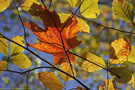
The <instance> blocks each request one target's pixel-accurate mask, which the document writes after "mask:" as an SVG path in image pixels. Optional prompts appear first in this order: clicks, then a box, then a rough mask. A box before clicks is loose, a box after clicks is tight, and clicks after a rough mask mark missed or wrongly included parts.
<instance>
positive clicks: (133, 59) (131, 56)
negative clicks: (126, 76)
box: [128, 45, 135, 63]
mask: <svg viewBox="0 0 135 90" xmlns="http://www.w3.org/2000/svg"><path fill="white" fill-rule="evenodd" d="M128 61H130V62H132V63H135V46H133V45H131V52H130V54H129V56H128Z"/></svg>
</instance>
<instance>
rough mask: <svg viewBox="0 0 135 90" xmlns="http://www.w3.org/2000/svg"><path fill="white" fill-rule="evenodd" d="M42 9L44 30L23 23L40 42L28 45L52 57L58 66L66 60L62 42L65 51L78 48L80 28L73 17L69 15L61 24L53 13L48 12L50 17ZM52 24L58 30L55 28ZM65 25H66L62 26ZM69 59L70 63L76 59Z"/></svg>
mask: <svg viewBox="0 0 135 90" xmlns="http://www.w3.org/2000/svg"><path fill="white" fill-rule="evenodd" d="M42 9H43V10H41V11H42V12H41V14H40V18H41V19H42V21H43V23H44V25H45V29H42V28H40V27H39V26H38V25H36V24H35V23H33V22H31V21H30V23H25V22H24V23H23V24H24V25H25V26H26V27H28V28H29V29H30V30H31V32H32V33H34V34H35V35H36V36H37V37H38V39H39V40H40V41H41V43H40V44H37V43H35V44H33V45H31V44H29V43H28V45H29V46H31V47H33V48H36V49H38V50H40V51H43V52H46V53H49V54H52V55H54V59H53V62H55V63H54V64H55V65H59V64H61V63H58V62H59V61H60V60H62V59H65V58H67V56H66V54H65V50H64V48H63V44H62V41H63V43H64V47H65V49H66V50H70V49H72V48H75V47H76V46H78V45H79V44H80V43H81V41H78V40H76V37H77V35H78V32H79V29H80V27H79V26H78V22H77V20H76V18H75V17H74V16H73V15H71V16H70V17H69V18H68V19H67V20H66V21H65V22H64V23H61V21H60V18H59V16H58V14H57V13H56V12H55V11H49V13H50V15H51V17H50V15H49V13H48V11H47V10H46V9H45V8H44V7H43V8H42ZM52 19H53V21H52ZM69 20H70V21H69ZM54 22H55V24H56V25H57V27H58V28H57V27H55V24H54ZM66 23H67V25H66V26H64V25H65V24H66ZM63 27H64V28H63ZM62 28H63V29H62ZM60 33H61V35H60ZM61 37H62V39H61ZM61 55H62V56H61ZM58 57H59V58H58ZM56 58H57V59H56ZM69 58H70V60H71V61H73V62H75V63H76V59H75V57H74V56H73V55H71V54H69Z"/></svg>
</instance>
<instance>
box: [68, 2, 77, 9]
mask: <svg viewBox="0 0 135 90" xmlns="http://www.w3.org/2000/svg"><path fill="white" fill-rule="evenodd" d="M67 1H68V3H69V4H70V5H71V7H72V8H73V9H74V8H75V5H76V4H77V0H67Z"/></svg>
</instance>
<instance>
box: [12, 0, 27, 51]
mask: <svg viewBox="0 0 135 90" xmlns="http://www.w3.org/2000/svg"><path fill="white" fill-rule="evenodd" d="M13 3H14V5H15V8H16V10H17V13H18V17H19V19H20V21H21V24H22V27H23V31H24V40H25V43H26V47H27V48H28V45H27V39H26V30H25V27H24V25H23V21H22V18H21V16H20V13H19V11H18V7H17V6H16V4H15V1H14V0H13Z"/></svg>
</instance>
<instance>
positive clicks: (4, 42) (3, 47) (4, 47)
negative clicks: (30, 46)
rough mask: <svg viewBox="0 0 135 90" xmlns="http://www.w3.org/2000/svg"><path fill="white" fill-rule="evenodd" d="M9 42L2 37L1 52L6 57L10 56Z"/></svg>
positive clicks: (0, 37) (0, 42)
mask: <svg viewBox="0 0 135 90" xmlns="http://www.w3.org/2000/svg"><path fill="white" fill-rule="evenodd" d="M8 50H9V48H8V42H7V39H5V38H2V36H0V52H1V53H3V54H4V55H5V56H8Z"/></svg>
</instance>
